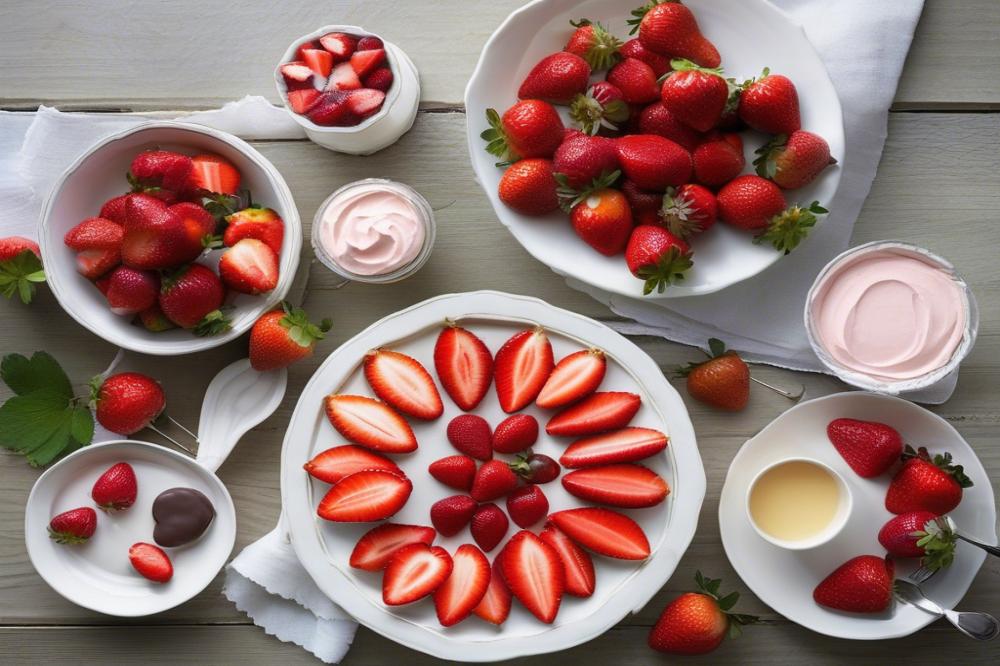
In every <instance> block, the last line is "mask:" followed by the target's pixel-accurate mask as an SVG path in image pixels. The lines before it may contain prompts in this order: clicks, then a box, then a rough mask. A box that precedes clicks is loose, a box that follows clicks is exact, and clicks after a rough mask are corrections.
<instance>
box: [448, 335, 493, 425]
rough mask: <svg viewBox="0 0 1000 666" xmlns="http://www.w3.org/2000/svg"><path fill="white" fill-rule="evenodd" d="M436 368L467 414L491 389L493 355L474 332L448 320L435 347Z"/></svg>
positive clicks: (460, 407)
mask: <svg viewBox="0 0 1000 666" xmlns="http://www.w3.org/2000/svg"><path fill="white" fill-rule="evenodd" d="M434 369H435V370H436V371H437V376H438V379H439V380H440V382H441V387H442V388H444V390H445V392H446V393H447V394H448V395H449V396H450V397H451V399H452V400H453V401H454V402H455V404H456V405H458V407H459V409H461V410H463V411H466V412H467V411H469V410H472V409H475V408H476V406H477V405H478V404H479V403H480V402H481V401H482V399H483V398H484V397H485V396H486V393H487V392H488V391H489V390H490V384H491V383H492V382H493V355H492V354H491V353H490V350H489V348H488V347H487V346H486V345H485V344H484V343H483V341H482V340H480V339H479V338H478V337H476V335H475V334H474V333H471V332H469V331H467V330H466V329H464V328H462V327H460V326H457V325H456V324H455V323H454V322H450V321H449V322H446V324H445V327H444V328H443V329H441V333H440V334H439V335H438V339H437V342H436V343H435V344H434Z"/></svg>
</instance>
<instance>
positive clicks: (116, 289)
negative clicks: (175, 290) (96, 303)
mask: <svg viewBox="0 0 1000 666" xmlns="http://www.w3.org/2000/svg"><path fill="white" fill-rule="evenodd" d="M108 277H109V282H108V291H107V293H106V294H105V297H107V299H108V305H109V306H110V307H111V311H112V312H114V313H115V314H116V315H134V314H137V313H139V312H142V311H143V310H146V309H148V308H151V307H153V306H154V305H156V299H157V297H158V296H159V294H160V276H159V275H157V274H156V273H154V272H152V271H140V270H137V269H135V268H129V267H128V266H119V267H118V268H116V269H114V270H113V271H111V274H110V275H109V276H108Z"/></svg>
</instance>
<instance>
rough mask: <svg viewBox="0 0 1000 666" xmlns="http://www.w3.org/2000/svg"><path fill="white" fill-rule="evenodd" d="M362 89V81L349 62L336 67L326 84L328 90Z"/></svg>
mask: <svg viewBox="0 0 1000 666" xmlns="http://www.w3.org/2000/svg"><path fill="white" fill-rule="evenodd" d="M360 87H361V79H359V78H358V74H357V72H355V71H354V68H353V67H351V63H349V62H342V63H339V64H338V65H337V66H336V67H334V68H333V70H332V71H331V72H330V79H329V80H328V81H327V82H326V89H327V90H357V89H358V88H360Z"/></svg>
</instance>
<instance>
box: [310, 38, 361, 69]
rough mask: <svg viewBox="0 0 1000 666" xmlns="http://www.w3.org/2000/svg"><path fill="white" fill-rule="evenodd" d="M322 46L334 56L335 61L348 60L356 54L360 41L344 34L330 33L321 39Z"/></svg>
mask: <svg viewBox="0 0 1000 666" xmlns="http://www.w3.org/2000/svg"><path fill="white" fill-rule="evenodd" d="M319 43H320V45H321V46H322V47H323V48H324V49H326V50H327V51H329V52H330V53H331V54H333V58H334V60H336V61H337V62H340V61H341V60H347V59H348V58H350V57H351V54H352V53H354V49H355V48H356V47H357V44H358V40H357V39H355V38H354V37H352V36H350V35H345V34H344V33H342V32H330V33H327V34H325V35H323V36H322V37H320V38H319Z"/></svg>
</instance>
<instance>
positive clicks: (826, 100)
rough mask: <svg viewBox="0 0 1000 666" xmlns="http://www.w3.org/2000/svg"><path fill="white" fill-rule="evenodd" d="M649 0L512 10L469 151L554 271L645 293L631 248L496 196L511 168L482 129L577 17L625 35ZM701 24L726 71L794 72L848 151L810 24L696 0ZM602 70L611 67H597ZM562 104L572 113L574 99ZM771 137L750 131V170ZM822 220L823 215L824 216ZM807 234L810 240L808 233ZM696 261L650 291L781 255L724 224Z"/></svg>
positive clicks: (488, 51) (827, 134)
mask: <svg viewBox="0 0 1000 666" xmlns="http://www.w3.org/2000/svg"><path fill="white" fill-rule="evenodd" d="M642 4H643V1H642V0H632V1H631V2H622V1H621V0H585V1H584V2H580V1H579V0H535V1H534V2H531V3H528V4H527V5H525V6H524V7H522V8H520V9H518V10H517V11H515V12H513V13H512V14H511V15H510V16H509V17H508V18H507V20H506V21H504V23H503V24H502V25H501V26H500V27H499V28H497V30H496V32H494V33H493V36H492V37H490V39H489V41H488V42H487V43H486V46H485V47H483V52H482V55H481V56H480V58H479V64H478V65H477V66H476V70H475V72H474V73H473V75H472V78H471V79H470V80H469V85H468V87H467V88H466V90H465V108H466V110H467V113H468V116H467V117H468V124H467V134H468V143H469V153H470V155H471V157H472V167H473V170H474V171H475V173H476V179H477V180H478V181H479V184H480V185H482V187H483V189H485V190H486V195H487V197H489V200H490V203H491V204H492V205H493V210H494V211H495V212H496V215H497V217H498V218H499V219H500V221H501V222H502V223H503V224H504V225H505V226H506V227H507V228H508V229H510V231H511V233H512V234H514V237H515V238H517V240H518V241H519V242H520V243H521V244H522V245H523V246H524V248H525V249H526V250H527V251H528V252H530V253H531V254H532V255H533V256H534V257H535V258H536V259H538V260H539V261H541V262H542V263H544V264H546V265H547V266H548V267H549V268H551V269H552V270H553V271H555V272H556V273H558V274H560V275H563V276H568V277H573V278H576V279H577V280H580V281H581V282H584V283H586V284H589V285H592V286H594V287H598V288H600V289H603V290H604V291H608V292H611V293H615V294H621V295H623V296H631V297H636V298H643V295H642V281H641V280H638V279H636V278H635V277H633V276H632V274H631V273H629V271H628V268H627V267H626V265H625V261H624V258H623V256H621V255H619V256H615V257H605V256H603V255H601V254H599V253H597V252H596V251H595V250H593V249H591V248H590V247H589V246H588V245H587V244H586V243H584V242H583V241H582V240H580V239H579V238H578V237H577V235H576V234H575V233H574V232H573V229H572V227H571V226H570V224H569V221H568V218H567V217H566V215H565V214H563V213H561V212H557V213H553V214H551V215H549V216H547V217H541V218H539V217H528V216H524V215H520V214H518V213H515V212H514V211H512V210H510V209H509V208H507V207H506V206H505V205H504V204H503V203H501V202H500V199H499V198H498V196H497V185H498V184H499V182H500V177H501V175H502V174H503V171H502V170H501V169H498V168H497V167H496V166H494V164H495V162H496V159H495V158H494V157H493V156H492V155H490V154H488V153H487V152H486V151H485V150H484V145H485V143H484V141H483V140H482V139H481V138H480V137H479V134H480V132H482V131H483V130H484V129H487V126H488V124H487V122H486V115H485V110H486V109H487V108H495V109H497V110H498V111H499V112H500V113H503V111H504V110H505V109H507V108H508V107H510V106H511V105H512V104H513V103H514V102H515V101H517V89H518V87H519V86H520V83H521V81H523V80H524V77H525V76H526V75H527V73H528V71H529V70H530V69H531V68H532V67H533V66H534V65H535V63H537V62H538V61H539V60H541V59H542V58H543V57H544V56H546V55H548V54H549V53H552V52H554V51H558V50H560V49H562V48H563V46H564V45H565V43H566V40H567V39H568V38H569V36H570V34H571V32H572V27H571V26H570V24H569V22H570V20H572V19H579V18H581V17H587V18H590V19H592V20H595V21H600V22H601V23H602V24H603V25H605V26H606V27H608V28H609V29H610V30H611V31H612V32H613V33H614V34H616V35H617V36H618V37H620V38H621V39H626V38H628V36H629V35H628V28H629V26H627V25H626V23H625V22H626V20H627V19H629V18H631V17H630V15H629V12H630V11H631V10H632V9H634V8H636V7H639V6H641V5H642ZM685 4H687V5H688V6H689V7H690V8H691V10H692V11H693V12H694V14H695V17H696V18H697V19H698V25H699V26H700V27H701V29H702V32H703V33H704V34H705V35H706V36H707V37H708V38H709V39H711V40H712V41H713V42H714V43H715V45H716V47H718V49H719V52H720V53H721V54H722V66H723V68H724V69H725V72H726V76H731V77H733V78H735V79H736V80H737V81H743V80H745V79H748V78H751V77H754V76H759V75H760V72H761V70H762V69H763V68H764V67H770V68H771V71H772V72H775V73H779V74H784V75H785V76H788V77H789V78H790V79H791V80H792V81H793V82H794V83H795V85H796V88H797V89H798V93H799V103H800V107H801V114H802V127H803V128H804V129H808V130H810V131H813V132H816V133H817V134H819V135H821V136H822V137H823V138H825V139H826V140H827V142H828V143H829V144H830V151H831V153H832V154H833V156H834V157H836V158H837V159H838V160H840V161H841V162H843V161H844V126H843V118H842V115H841V109H840V102H839V100H838V98H837V92H836V90H835V89H834V87H833V83H832V82H831V81H830V77H829V75H828V74H827V71H826V67H825V66H824V65H823V62H822V61H821V60H820V58H819V55H818V54H817V53H816V51H815V49H814V48H813V46H812V44H811V43H810V42H809V40H808V39H807V38H806V36H805V33H804V32H803V30H802V28H801V27H800V26H799V25H798V24H796V23H795V22H793V21H792V20H791V19H790V18H789V17H788V16H787V15H786V14H785V13H783V12H782V11H781V10H779V9H777V8H776V7H774V6H773V5H771V4H769V3H767V2H765V1H764V0H744V1H742V2H733V1H732V0H688V1H687V2H686V3H685ZM599 76H600V77H602V78H603V72H602V73H599ZM558 108H560V109H561V113H562V114H563V119H564V120H566V119H567V116H566V108H565V107H558ZM766 140H767V138H766V137H765V136H764V135H762V134H758V133H755V132H744V133H743V143H744V148H745V152H746V156H747V168H746V172H748V173H749V172H751V170H752V165H751V162H752V161H753V157H754V155H753V152H754V150H756V149H757V148H758V147H759V146H761V145H762V144H763V143H764V142H765V141H766ZM840 169H841V167H840V166H837V167H833V168H828V169H826V170H825V171H824V172H823V173H822V174H821V175H820V177H819V178H817V179H816V181H814V182H813V183H812V184H810V185H809V186H808V187H804V188H801V189H799V190H793V191H790V192H787V193H786V199H787V200H788V202H789V204H791V203H794V202H799V203H803V204H806V205H808V204H809V203H810V202H811V201H814V200H818V201H820V202H822V203H825V204H828V203H829V202H830V201H831V200H832V199H833V196H834V193H835V192H836V191H837V185H838V183H839V182H840ZM821 224H822V222H821ZM805 242H808V240H806V241H805ZM693 250H694V268H693V269H692V270H691V271H690V273H689V274H688V276H687V278H686V279H685V280H684V282H683V283H682V284H679V285H674V286H672V287H670V288H669V289H667V290H666V291H665V292H664V293H663V294H651V295H649V296H646V297H645V298H675V297H678V296H693V295H697V294H708V293H712V292H714V291H719V290H720V289H724V288H725V287H728V286H729V285H732V284H735V283H737V282H740V281H742V280H746V279H747V278H750V277H753V276H754V275H757V274H758V273H760V272H761V271H763V270H764V269H766V268H768V267H769V266H771V265H772V264H774V263H775V262H776V261H778V260H779V259H780V258H781V256H782V255H781V254H779V253H778V252H777V251H775V250H774V248H772V247H771V246H769V245H753V244H752V243H751V236H750V234H748V233H746V232H743V231H740V230H736V229H733V228H731V227H729V226H727V225H725V224H716V225H715V226H714V227H713V228H712V229H710V230H709V231H708V232H707V233H706V234H704V235H703V236H701V237H699V238H697V239H696V240H695V242H694V244H693Z"/></svg>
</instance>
